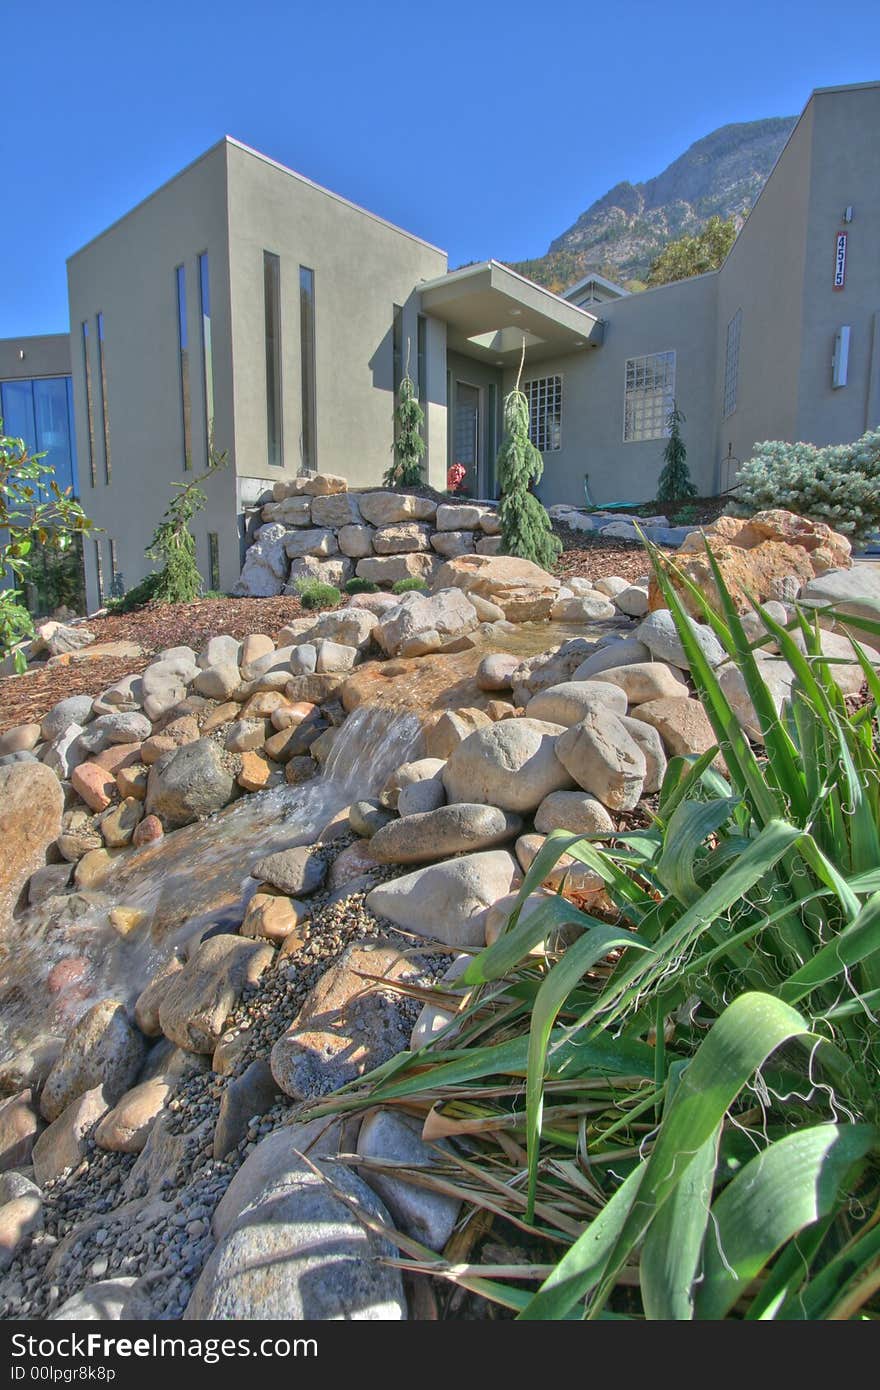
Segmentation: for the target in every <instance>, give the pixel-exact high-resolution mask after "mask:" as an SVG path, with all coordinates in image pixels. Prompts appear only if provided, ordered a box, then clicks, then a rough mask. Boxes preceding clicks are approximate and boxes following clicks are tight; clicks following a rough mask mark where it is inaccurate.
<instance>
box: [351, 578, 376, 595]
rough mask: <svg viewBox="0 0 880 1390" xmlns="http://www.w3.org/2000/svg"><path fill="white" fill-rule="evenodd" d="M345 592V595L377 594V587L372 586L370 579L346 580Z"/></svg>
mask: <svg viewBox="0 0 880 1390" xmlns="http://www.w3.org/2000/svg"><path fill="white" fill-rule="evenodd" d="M345 592H346V593H347V594H378V592H379V585H378V584H374V583H373V581H372V579H347V580H346V581H345Z"/></svg>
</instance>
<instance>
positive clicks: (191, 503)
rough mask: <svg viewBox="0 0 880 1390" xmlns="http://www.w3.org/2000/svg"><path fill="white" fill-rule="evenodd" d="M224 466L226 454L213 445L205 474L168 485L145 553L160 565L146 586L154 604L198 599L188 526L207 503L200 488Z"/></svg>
mask: <svg viewBox="0 0 880 1390" xmlns="http://www.w3.org/2000/svg"><path fill="white" fill-rule="evenodd" d="M226 463H227V455H226V453H222V454H220V453H217V452H216V451H215V449H214V445H213V441H212V443H211V446H210V449H209V455H208V466H207V468H206V469H205V472H204V473H202V474H201V476H200V477H198V478H193V479H192V481H191V482H189V483H172V484H171V486H172V488H173V489H174V496H173V497H172V499H171V502H170V503H169V505H168V508H167V510H166V512H165V514H164V516H163V517H162V520H161V521H160V522H159V525H158V526H157V527H156V530H155V533H154V535H153V539H152V540H151V541H150V544H149V545H148V547H147V550H146V555H147V557H148V558H149V559H151V560H155V561H157V562H161V565H162V568H161V569H160V570H158V571H157V573H156V574H155V575H151V576H149V579H150V580H153V581H154V582H153V583H152V584H151V585H149V593H150V599H152V600H153V601H154V602H156V603H192V602H193V600H194V599H197V598H199V597H200V596H201V593H202V583H203V581H202V576H201V575H200V574H199V569H198V565H197V564H196V542H195V537H194V536H193V534H192V531H191V530H190V522H191V521H192V519H193V517H194V516H196V515H198V513H199V512H200V511H202V510H203V509H204V507H205V506H206V505H207V502H208V498H207V496H206V495H205V493H204V491H203V490H202V486H201V484H202V483H204V482H205V481H206V479H208V478H210V477H211V476H212V474H214V473H216V472H217V470H218V469H220V468H225V467H226Z"/></svg>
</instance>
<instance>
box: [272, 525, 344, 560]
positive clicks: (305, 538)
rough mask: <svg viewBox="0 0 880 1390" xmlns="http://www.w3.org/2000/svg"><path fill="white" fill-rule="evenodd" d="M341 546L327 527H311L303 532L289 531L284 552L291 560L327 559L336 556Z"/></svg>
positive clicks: (285, 539)
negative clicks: (312, 556) (316, 557)
mask: <svg viewBox="0 0 880 1390" xmlns="http://www.w3.org/2000/svg"><path fill="white" fill-rule="evenodd" d="M338 549H339V546H338V545H337V544H336V537H335V535H334V534H333V532H332V531H331V530H329V528H328V527H326V526H316V527H309V528H307V529H304V530H302V531H288V533H287V535H286V536H285V538H284V550H285V554H287V555H288V556H289V557H290V559H291V560H301V559H302V557H303V556H304V555H317V556H320V557H322V558H323V557H325V556H328V555H335V553H336V552H337V550H338Z"/></svg>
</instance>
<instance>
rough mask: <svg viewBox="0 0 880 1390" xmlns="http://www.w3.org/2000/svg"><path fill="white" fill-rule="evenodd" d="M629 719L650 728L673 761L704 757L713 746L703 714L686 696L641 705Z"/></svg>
mask: <svg viewBox="0 0 880 1390" xmlns="http://www.w3.org/2000/svg"><path fill="white" fill-rule="evenodd" d="M631 717H632V718H633V719H642V720H644V722H645V723H646V724H652V725H653V726H654V728H655V729H656V730H657V732H658V733H659V735H660V737H661V738H662V740H663V745H664V747H665V749H666V751H667V753H669V754H671V755H672V756H673V757H681V756H686V755H687V754H689V753H707V752H708V751H709V749H710V748H712V747H713V746H714V744H715V743H716V739H715V734H714V732H713V729H712V725H711V724H710V723H709V718H708V716H707V714H706V711H705V710H704V709H703V706H702V705H701V704H700V702H699V700H692V699H690V698H689V697H688V696H681V697H678V698H672V699H662V700H647V701H646V702H645V703H644V704H643V705H636V707H635V708H634V709H633V711H632V715H631Z"/></svg>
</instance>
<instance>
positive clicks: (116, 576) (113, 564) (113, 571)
mask: <svg viewBox="0 0 880 1390" xmlns="http://www.w3.org/2000/svg"><path fill="white" fill-rule="evenodd" d="M107 545H108V546H109V548H110V593H111V594H112V595H113V597H114V598H122V595H123V592H124V590H123V587H122V575H121V574H120V572H119V555H118V552H117V550H116V542H115V541H114V540H109V541H108V542H107Z"/></svg>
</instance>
